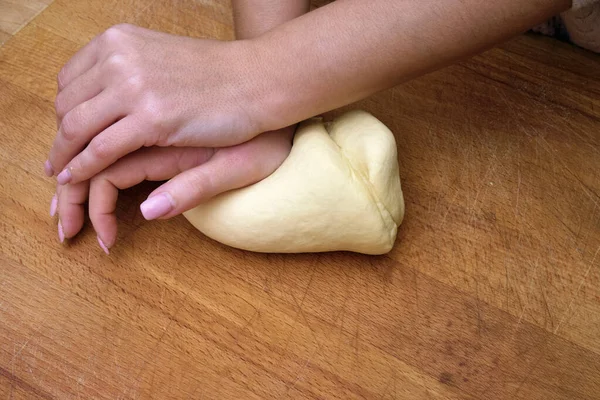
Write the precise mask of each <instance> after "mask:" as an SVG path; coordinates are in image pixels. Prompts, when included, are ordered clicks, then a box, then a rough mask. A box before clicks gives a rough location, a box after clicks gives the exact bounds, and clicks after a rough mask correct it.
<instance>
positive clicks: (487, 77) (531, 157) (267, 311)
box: [0, 0, 600, 399]
mask: <svg viewBox="0 0 600 400" xmlns="http://www.w3.org/2000/svg"><path fill="white" fill-rule="evenodd" d="M119 22H130V23H135V24H138V25H142V26H145V27H148V28H152V29H159V30H163V31H168V32H172V33H176V34H182V35H191V36H197V37H213V38H221V39H231V38H232V29H231V23H232V21H231V9H230V6H229V2H225V1H216V0H212V1H211V0H206V1H193V0H178V1H171V0H153V1H151V0H126V1H117V0H56V1H55V2H54V3H52V4H51V5H50V6H49V7H48V8H47V9H46V10H45V11H44V12H43V13H42V14H40V15H39V16H38V17H36V18H35V19H34V20H33V21H32V22H31V23H29V24H28V25H26V26H25V27H24V28H23V29H22V30H21V31H20V32H18V33H17V34H16V35H15V36H14V37H12V38H11V39H9V40H8V41H7V42H6V43H5V44H4V46H3V47H1V48H0V138H1V141H0V213H1V218H0V397H1V398H9V399H37V398H39V399H50V398H52V399H70V398H73V399H75V398H82V399H91V398H102V399H148V398H157V399H171V398H172V399H176V398H198V399H254V398H274V399H275V398H276V399H283V398H288V397H290V398H313V399H314V398H326V399H351V398H365V399H447V398H448V399H478V398H482V399H600V207H599V204H600V197H599V194H600V56H598V55H595V54H592V53H589V52H586V51H583V50H580V49H576V48H574V47H572V46H569V45H567V44H564V43H559V42H557V41H554V40H551V39H547V38H541V37H537V36H523V37H518V38H516V39H514V40H512V41H511V42H509V43H507V44H505V45H503V46H500V47H499V48H497V49H494V50H491V51H489V52H487V53H485V54H483V55H481V56H478V57H476V58H474V59H471V60H469V61H466V62H463V63H461V64H459V65H455V66H453V67H450V68H446V69H444V70H442V71H439V72H436V73H433V74H430V75H427V76H425V77H422V78H420V79H417V80H414V81H411V82H409V83H407V84H405V85H402V86H401V87H398V88H396V89H394V90H389V91H386V92H384V93H381V94H379V95H376V96H374V97H372V98H370V99H368V100H366V101H363V102H361V103H359V104H355V105H353V106H352V107H348V108H363V109H366V110H367V111H370V112H371V113H373V114H374V115H376V116H377V117H378V118H380V119H381V120H382V121H383V122H384V123H385V124H387V125H388V126H389V127H390V128H391V129H392V131H393V132H394V133H395V135H396V139H397V142H398V152H399V155H400V168H401V177H402V182H403V188H404V193H405V199H406V219H405V221H404V223H403V225H402V226H401V228H400V232H399V237H398V241H397V244H396V246H395V247H394V249H393V250H392V251H391V252H390V253H389V254H388V255H386V256H380V257H369V256H363V255H357V254H351V253H328V254H303V255H269V254H253V253H249V252H244V251H239V250H235V249H231V248H228V247H225V246H223V245H220V244H218V243H216V242H214V241H212V240H210V239H208V238H206V237H204V236H202V235H201V234H199V233H198V232H197V231H195V230H194V229H193V228H192V227H191V226H190V224H188V223H187V221H186V220H185V219H184V218H182V217H178V218H174V219H172V220H170V221H162V222H146V221H145V220H144V219H143V218H142V217H141V215H140V212H139V207H138V206H139V203H140V202H141V201H142V200H143V199H144V198H145V196H146V195H147V194H148V192H149V190H150V189H151V188H152V187H153V186H152V185H142V186H141V187H138V188H134V189H131V190H127V191H125V192H124V193H123V194H122V196H121V199H120V205H119V212H118V216H119V223H120V226H119V228H120V233H119V239H118V243H117V245H116V247H115V248H114V249H113V250H112V252H111V255H110V256H106V255H104V253H103V252H102V251H101V250H100V249H99V248H98V246H97V243H96V239H95V234H94V233H93V231H92V229H91V227H90V226H89V225H87V226H86V227H85V228H84V231H83V233H82V234H81V235H79V236H78V237H76V238H75V239H73V240H70V241H69V243H68V244H66V245H60V244H59V243H58V239H57V235H56V220H53V219H51V218H50V217H49V216H48V206H49V202H50V199H51V197H52V195H53V192H54V185H53V180H51V179H47V178H45V177H44V176H43V174H42V162H43V161H44V160H45V157H46V154H47V151H48V149H49V146H50V144H51V141H52V139H53V137H54V134H55V119H54V111H53V100H54V95H55V76H56V74H57V72H58V71H59V69H60V67H61V66H62V65H63V64H64V63H65V62H66V61H67V60H68V59H69V58H70V56H71V55H72V54H73V53H74V52H75V51H76V50H77V49H78V48H79V47H81V46H82V45H83V44H85V43H86V42H87V41H88V40H89V39H91V38H92V37H93V36H94V35H95V34H97V33H100V32H102V31H103V30H104V29H106V28H108V27H109V26H111V25H113V24H116V23H119ZM334 114H336V113H332V115H334Z"/></svg>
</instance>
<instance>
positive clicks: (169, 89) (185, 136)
mask: <svg viewBox="0 0 600 400" xmlns="http://www.w3.org/2000/svg"><path fill="white" fill-rule="evenodd" d="M249 46H250V44H249V42H248V41H232V42H221V41H217V40H206V39H193V38H189V37H181V36H174V35H170V34H166V33H162V32H156V31H152V30H148V29H144V28H140V27H137V26H132V25H118V26H115V27H112V28H110V29H108V30H107V31H106V32H104V33H103V34H101V35H99V36H97V37H96V38H94V39H93V40H92V41H91V42H90V43H89V44H87V45H86V46H85V47H84V48H83V49H81V50H80V51H79V52H78V53H77V54H75V56H73V58H71V60H70V61H69V62H68V63H67V64H66V65H65V66H64V68H63V69H62V70H61V72H60V73H59V76H58V84H59V92H58V95H57V97H56V113H57V117H58V120H59V121H60V127H59V129H58V133H57V135H56V139H55V140H54V143H53V145H52V148H51V150H50V154H49V163H48V164H47V168H46V169H47V171H49V173H50V174H51V175H54V173H55V172H58V171H61V170H62V172H61V173H60V174H59V175H58V178H57V180H58V183H60V184H67V183H72V184H75V183H79V182H83V181H85V180H88V179H90V178H91V177H92V176H94V175H96V174H98V173H100V172H101V171H102V170H103V169H105V168H107V167H108V166H110V165H111V164H113V163H114V162H116V161H117V160H118V159H120V158H122V157H124V156H126V155H127V154H129V153H133V152H135V151H136V150H138V149H141V148H142V147H151V146H160V147H171V146H175V147H224V146H233V145H237V144H239V143H243V142H246V141H248V140H250V139H252V138H253V137H254V136H256V135H258V134H259V133H260V132H263V131H268V130H273V129H278V128H281V127H268V126H267V125H270V124H264V123H263V122H264V121H265V120H266V114H267V111H266V110H265V107H263V105H262V104H261V99H260V96H259V95H258V92H259V91H260V90H261V89H260V88H259V87H260V85H261V82H262V80H261V79H262V78H261V77H262V76H264V75H265V74H264V73H260V71H258V63H257V62H256V60H255V55H254V50H252V49H250V48H249Z"/></svg>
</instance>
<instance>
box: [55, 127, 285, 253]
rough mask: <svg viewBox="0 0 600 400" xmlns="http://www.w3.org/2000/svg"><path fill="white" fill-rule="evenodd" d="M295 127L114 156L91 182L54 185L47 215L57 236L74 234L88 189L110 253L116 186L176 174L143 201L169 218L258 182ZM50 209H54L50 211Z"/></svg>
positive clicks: (153, 214)
mask: <svg viewBox="0 0 600 400" xmlns="http://www.w3.org/2000/svg"><path fill="white" fill-rule="evenodd" d="M293 133H294V127H288V128H284V129H281V130H279V131H272V132H266V133H263V134H261V135H259V136H257V137H255V138H254V139H252V140H250V141H248V142H246V143H242V144H240V145H237V146H233V147H226V148H216V149H212V148H204V147H200V148H198V147H166V148H162V147H150V148H145V149H141V150H138V151H136V152H134V153H132V154H129V155H128V156H126V157H124V158H122V159H120V160H118V161H117V162H116V163H114V164H112V165H111V166H110V167H109V168H107V169H105V170H103V171H102V172H101V173H100V174H98V175H96V176H94V177H93V178H92V179H91V182H90V181H85V182H81V183H77V184H68V185H64V186H62V185H58V188H57V194H56V195H55V197H54V198H53V200H52V204H51V207H50V208H51V211H50V212H51V214H52V215H53V214H54V212H56V211H57V210H58V214H59V216H60V218H59V225H58V226H59V227H58V231H59V239H60V241H61V242H62V241H64V239H65V238H71V237H73V236H75V235H76V234H77V233H78V232H79V231H80V230H81V227H82V226H83V221H84V204H85V201H86V200H87V197H88V193H89V215H90V219H91V221H92V224H93V226H94V229H95V230H96V233H97V234H98V242H99V243H100V246H101V247H102V248H103V249H104V250H105V251H106V252H107V253H108V249H110V248H111V247H112V246H113V245H114V244H115V241H116V237H117V220H116V216H115V209H116V203H117V196H118V190H119V189H126V188H129V187H132V186H134V185H136V184H138V183H140V182H142V181H144V180H151V181H159V180H166V179H169V178H172V177H174V178H173V179H171V180H170V181H168V182H167V183H165V184H163V185H162V186H160V187H158V188H157V189H156V190H154V191H153V192H152V193H151V194H150V195H149V196H148V200H146V201H145V202H144V203H142V206H141V210H142V214H143V215H144V217H145V218H146V219H148V220H151V219H156V218H161V219H166V218H171V217H173V216H176V215H179V214H181V213H182V212H184V211H187V210H189V209H191V208H193V207H195V206H197V205H198V204H200V203H202V202H204V201H206V200H208V199H210V198H212V197H214V196H216V195H218V194H220V193H222V192H225V191H228V190H231V189H236V188H240V187H244V186H247V185H250V184H252V183H255V182H258V181H260V180H262V179H264V178H265V177H267V176H268V175H270V174H271V173H272V172H273V171H275V170H276V169H277V168H278V167H279V165H281V163H282V162H283V161H284V160H285V158H286V157H287V156H288V154H289V152H290V149H291V144H292V140H291V139H292V136H293ZM53 211H54V212H53Z"/></svg>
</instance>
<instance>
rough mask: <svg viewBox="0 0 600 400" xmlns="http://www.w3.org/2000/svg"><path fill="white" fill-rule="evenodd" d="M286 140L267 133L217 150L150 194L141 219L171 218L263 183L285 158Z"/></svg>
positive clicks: (279, 133) (272, 133)
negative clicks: (230, 193)
mask: <svg viewBox="0 0 600 400" xmlns="http://www.w3.org/2000/svg"><path fill="white" fill-rule="evenodd" d="M274 135H277V136H275V137H274ZM289 139H290V136H289V135H287V134H282V133H281V132H267V133H263V134H262V135H260V136H258V137H257V138H255V139H254V140H251V141H249V142H246V143H243V144H241V145H238V146H233V147H228V148H225V149H219V150H218V151H217V152H216V153H215V155H214V156H213V157H212V158H211V159H210V160H209V161H208V162H206V163H204V164H202V165H200V166H198V167H195V168H193V169H190V170H187V171H184V172H182V173H181V174H179V175H177V176H176V177H174V178H173V179H171V180H170V181H169V182H167V183H165V184H164V185H162V186H160V187H159V188H158V189H156V190H155V191H154V192H152V193H151V194H150V196H148V199H147V200H146V201H145V202H144V203H142V205H141V206H140V209H141V211H142V214H143V215H144V218H146V219H147V220H152V219H157V218H161V219H166V218H171V217H173V216H175V215H179V214H181V213H182V212H185V211H187V210H189V209H191V208H193V207H195V206H197V205H198V204H200V203H201V202H203V201H206V200H208V199H210V198H211V197H214V196H216V195H218V194H220V193H223V192H226V191H228V190H232V189H237V188H241V187H244V186H247V185H250V184H253V183H256V182H258V181H260V180H261V179H264V178H265V177H267V176H268V175H270V174H271V173H272V172H273V171H275V169H277V167H279V165H281V163H282V162H283V160H284V159H285V157H287V155H288V153H289V147H290V143H289Z"/></svg>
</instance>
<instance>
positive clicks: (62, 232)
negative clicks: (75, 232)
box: [58, 220, 65, 243]
mask: <svg viewBox="0 0 600 400" xmlns="http://www.w3.org/2000/svg"><path fill="white" fill-rule="evenodd" d="M58 240H59V241H60V242H61V243H64V242H65V230H64V229H63V226H62V222H60V220H59V221H58Z"/></svg>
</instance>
